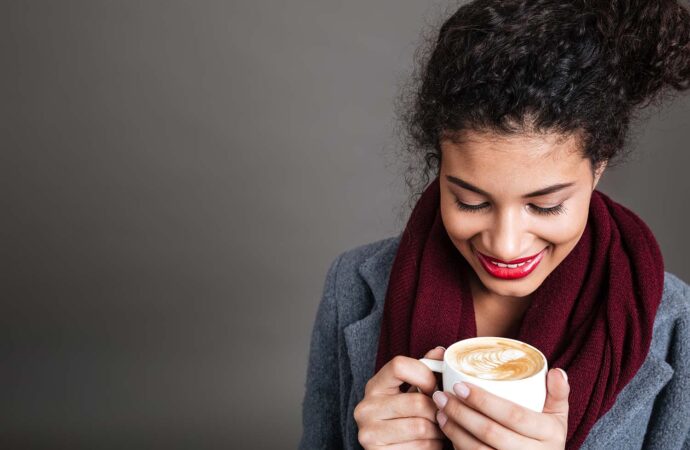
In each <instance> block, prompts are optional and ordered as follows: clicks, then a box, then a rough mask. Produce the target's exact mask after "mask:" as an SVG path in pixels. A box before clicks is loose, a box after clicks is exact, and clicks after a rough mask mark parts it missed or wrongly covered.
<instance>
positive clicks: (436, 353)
mask: <svg viewBox="0 0 690 450" xmlns="http://www.w3.org/2000/svg"><path fill="white" fill-rule="evenodd" d="M445 351H446V348H445V347H442V346H440V345H439V346H438V347H436V348H432V349H431V350H429V351H428V352H426V355H424V357H425V358H429V359H437V360H439V361H441V360H443V354H444V353H445Z"/></svg>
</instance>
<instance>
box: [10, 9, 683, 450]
mask: <svg viewBox="0 0 690 450" xmlns="http://www.w3.org/2000/svg"><path fill="white" fill-rule="evenodd" d="M454 4H455V3H454V2H451V3H448V2H440V1H435V2H419V1H417V0H406V1H402V0H386V1H376V2H371V1H363V0H357V1H353V0H350V1H348V2H334V1H321V0H318V1H317V0H314V1H306V0H300V1H290V2H270V3H268V2H251V1H248V0H247V1H234V2H221V1H217V2H213V1H194V2H192V1H165V2H164V1H119V2H114V1H94V0H79V1H74V0H73V1H60V2H52V1H9V2H8V1H4V2H2V4H1V6H0V36H1V39H0V57H1V59H0V61H1V70H0V130H1V132H0V147H1V150H0V171H1V173H0V175H1V176H0V183H1V184H0V187H1V189H0V207H1V208H2V210H1V211H2V221H1V222H0V238H1V239H2V253H1V254H2V259H1V261H2V267H1V269H2V271H1V273H2V286H3V296H2V297H3V303H2V305H3V308H2V314H0V330H1V332H2V339H0V356H1V367H2V368H1V369H0V383H1V384H0V402H1V404H2V407H1V408H0V411H2V412H1V413H0V416H1V417H0V440H2V442H1V443H0V444H4V446H3V448H63V447H70V448H163V447H166V448H196V449H201V448H223V447H227V448H230V447H233V448H293V447H295V446H296V443H297V440H298V437H299V434H300V431H301V430H300V427H301V417H300V414H301V412H300V403H301V399H302V396H303V392H304V377H305V370H306V360H307V351H308V343H309V335H310V332H311V327H312V321H313V319H314V315H315V312H316V306H317V303H318V301H319V298H320V294H321V290H322V286H323V279H324V276H325V273H326V270H327V268H328V265H329V263H330V262H331V261H332V260H333V259H334V258H335V257H336V255H337V254H338V253H340V252H342V251H344V250H346V249H348V248H352V247H354V246H356V245H360V244H364V243H367V242H371V241H374V240H378V239H382V238H385V237H389V236H392V235H394V234H397V233H398V232H399V231H400V230H401V227H402V226H403V224H404V220H403V219H404V214H405V211H404V209H403V208H404V204H405V202H406V195H407V193H406V191H405V189H404V184H403V182H402V178H401V174H402V171H403V169H404V167H403V165H402V164H401V163H400V162H399V161H398V159H396V156H395V149H396V146H397V145H398V141H397V138H396V135H395V133H396V132H395V117H394V114H393V100H394V98H395V96H396V94H397V92H398V91H397V90H398V87H399V86H400V85H401V83H402V82H404V81H405V80H406V79H407V77H408V76H409V74H410V71H411V67H412V55H413V53H414V50H415V48H416V46H417V45H418V44H419V43H421V40H420V36H421V33H423V32H425V31H428V30H429V27H433V25H434V24H437V23H439V21H440V19H441V18H442V17H443V16H444V15H445V11H446V9H447V8H449V5H450V6H453V5H454ZM449 10H450V9H449ZM689 111H690V101H688V99H687V97H686V98H683V99H681V100H678V101H675V102H671V103H668V104H667V107H666V109H664V110H663V111H662V112H661V113H654V114H652V115H651V119H650V120H649V121H648V122H646V123H644V127H643V128H639V129H638V130H637V132H636V133H637V134H638V136H639V142H640V144H639V145H638V148H637V152H636V153H635V157H634V159H633V160H632V161H631V162H629V163H628V164H627V165H626V166H623V167H621V168H619V169H616V170H614V171H609V172H608V173H607V174H606V175H605V178H604V181H603V184H602V185H601V188H602V190H603V191H605V192H607V193H609V194H610V195H612V196H613V197H614V198H615V199H617V200H618V201H620V202H622V203H623V204H626V205H628V206H630V207H631V208H632V209H633V210H635V211H636V212H638V213H639V214H640V215H641V216H642V217H643V218H644V219H645V220H646V221H647V222H648V223H649V225H650V226H651V227H652V229H653V230H654V232H655V233H656V235H657V237H658V239H659V241H660V243H661V246H662V247H663V250H664V253H665V258H666V262H667V269H668V270H671V271H673V272H675V273H677V274H678V275H680V276H681V277H683V278H684V279H686V280H690V267H689V266H688V264H687V258H686V257H685V255H687V254H688V253H689V252H690V240H688V239H687V237H686V235H685V230H687V228H688V225H687V224H688V209H687V203H688V196H687V193H688V191H689V187H690V182H689V181H688V180H689V179H690V177H688V176H687V174H686V171H687V167H689V166H690V164H689V162H690V161H689V156H688V152H687V144H686V143H687V142H688V140H690V127H688V113H689Z"/></svg>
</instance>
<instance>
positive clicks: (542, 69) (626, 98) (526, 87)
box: [397, 0, 690, 204]
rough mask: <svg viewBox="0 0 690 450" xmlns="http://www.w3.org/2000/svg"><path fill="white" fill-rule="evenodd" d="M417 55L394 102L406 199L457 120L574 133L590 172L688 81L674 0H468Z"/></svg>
mask: <svg viewBox="0 0 690 450" xmlns="http://www.w3.org/2000/svg"><path fill="white" fill-rule="evenodd" d="M420 55H421V58H423V60H424V61H423V62H422V64H420V67H419V68H418V69H417V74H416V76H413V77H412V82H411V84H410V85H408V86H407V87H406V88H404V89H403V93H402V95H401V96H400V97H399V98H398V104H397V109H398V114H399V117H400V119H401V123H402V125H403V127H404V129H403V136H405V137H404V142H405V143H406V145H404V146H403V147H404V150H405V151H406V155H407V157H412V161H413V162H412V163H410V165H409V167H408V170H407V173H406V176H405V178H406V183H407V185H408V187H409V188H410V189H411V190H412V192H413V196H412V198H411V204H413V203H414V198H415V197H418V196H419V195H420V194H421V191H422V190H423V188H424V186H426V184H427V183H428V181H429V174H430V173H432V174H434V176H436V175H438V170H439V168H440V160H441V151H440V142H441V141H442V140H443V139H453V138H454V137H459V136H461V132H462V131H463V130H475V131H482V132H486V131H488V132H493V133H498V134H500V135H510V134H513V133H529V134H533V133H554V132H555V133H558V134H562V135H564V136H568V135H573V134H575V135H577V136H578V137H579V138H580V139H578V142H579V143H580V148H581V150H582V152H583V155H584V156H585V157H588V158H589V159H590V161H591V162H592V167H593V170H595V168H596V167H597V166H598V165H599V164H601V163H602V162H610V160H611V159H612V158H614V157H617V156H620V155H621V154H622V153H623V152H622V151H623V150H624V148H625V144H626V135H627V133H628V128H629V123H630V120H631V118H632V117H634V113H635V112H636V111H637V110H639V109H642V108H644V107H646V106H648V105H649V104H651V103H653V102H655V101H657V100H659V99H660V98H661V95H660V94H661V93H668V92H669V91H670V89H669V88H673V89H675V90H677V91H683V90H686V89H688V88H689V87H690V14H689V13H688V10H687V9H686V7H684V6H682V5H681V4H679V3H678V1H675V0H571V1H567V0H475V1H473V2H471V3H469V4H466V5H464V6H462V7H460V8H459V9H458V10H457V11H456V12H455V13H454V14H453V15H452V16H451V17H450V18H449V19H447V20H446V21H445V23H443V25H442V26H441V28H440V31H439V33H438V35H437V38H436V39H435V41H433V42H431V43H430V46H428V47H427V48H424V47H422V48H421V53H418V57H420ZM420 163H421V167H420Z"/></svg>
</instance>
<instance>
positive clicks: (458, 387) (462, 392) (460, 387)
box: [453, 381, 470, 398]
mask: <svg viewBox="0 0 690 450" xmlns="http://www.w3.org/2000/svg"><path fill="white" fill-rule="evenodd" d="M453 390H454V391H455V393H456V394H458V395H459V396H460V397H462V398H467V396H468V395H470V388H468V387H467V385H466V384H465V383H463V382H462V381H460V382H458V383H455V384H454V385H453Z"/></svg>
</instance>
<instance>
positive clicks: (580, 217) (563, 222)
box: [539, 205, 588, 245]
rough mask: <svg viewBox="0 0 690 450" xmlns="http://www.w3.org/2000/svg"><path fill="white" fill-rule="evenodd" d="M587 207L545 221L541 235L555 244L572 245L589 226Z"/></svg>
mask: <svg viewBox="0 0 690 450" xmlns="http://www.w3.org/2000/svg"><path fill="white" fill-rule="evenodd" d="M587 214H588V208H587V205H584V207H583V206H582V205H580V206H579V207H578V209H577V210H570V211H569V212H568V213H567V214H565V215H563V216H560V217H558V218H552V219H550V220H544V221H543V223H542V224H541V225H540V230H539V235H540V237H541V238H542V239H544V240H546V241H549V242H551V243H553V244H556V245H558V244H572V243H573V241H577V240H578V239H579V238H580V236H581V235H582V231H583V230H584V229H585V226H586V225H587Z"/></svg>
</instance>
